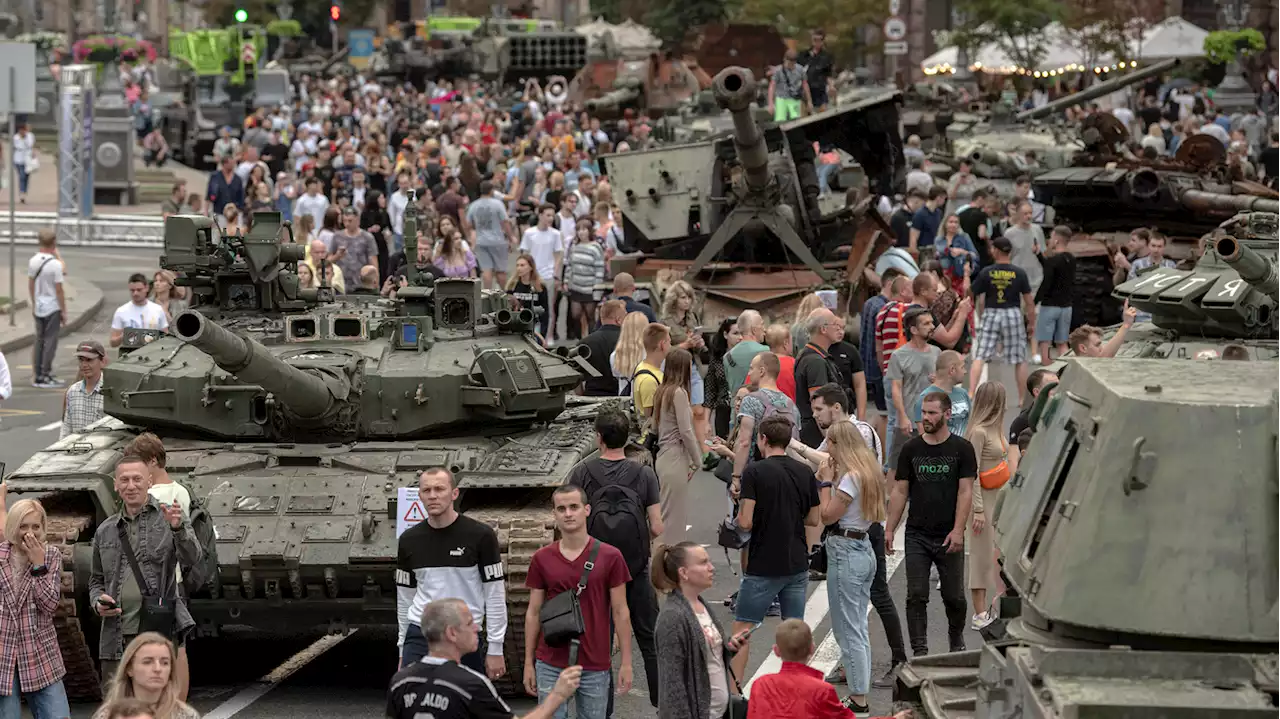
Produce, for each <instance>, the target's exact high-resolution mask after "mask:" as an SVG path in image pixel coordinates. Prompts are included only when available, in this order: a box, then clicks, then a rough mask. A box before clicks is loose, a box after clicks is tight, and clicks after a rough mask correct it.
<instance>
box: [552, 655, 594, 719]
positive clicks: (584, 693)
mask: <svg viewBox="0 0 1280 719" xmlns="http://www.w3.org/2000/svg"><path fill="white" fill-rule="evenodd" d="M534 671H535V673H536V676H537V677H538V703H539V704H541V703H542V702H545V701H546V700H547V697H548V696H549V695H550V694H551V690H552V689H554V688H555V686H556V679H559V678H560V669H558V668H557V667H553V666H551V665H550V664H547V663H546V662H541V661H540V662H538V663H537V664H536V665H535V668H534ZM611 674H612V672H604V671H597V672H589V671H583V672H582V681H581V682H579V684H578V691H577V692H576V693H575V694H574V695H573V704H574V706H575V707H576V709H575V710H574V716H576V717H577V718H578V719H605V717H606V715H607V714H608V713H609V684H610V675H611ZM552 716H553V717H554V718H555V719H567V717H568V716H569V703H568V702H565V703H564V704H561V705H560V708H559V709H557V710H556V713H555V714H553V715H552Z"/></svg>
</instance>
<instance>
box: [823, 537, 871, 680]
mask: <svg viewBox="0 0 1280 719" xmlns="http://www.w3.org/2000/svg"><path fill="white" fill-rule="evenodd" d="M827 558H828V564H827V597H828V600H829V604H830V605H831V633H832V634H834V635H835V637H836V644H837V645H838V646H839V647H840V658H841V659H842V660H843V661H844V675H845V680H846V681H847V682H848V683H849V693H850V694H859V695H862V694H866V693H867V690H868V689H870V688H871V640H870V639H869V638H868V637H867V604H869V603H870V602H871V584H872V583H873V582H874V581H875V577H876V554H875V550H874V549H873V548H872V547H871V541H870V540H868V539H866V538H865V537H864V538H863V539H851V538H849V537H841V536H839V535H835V534H833V535H831V536H829V537H827Z"/></svg>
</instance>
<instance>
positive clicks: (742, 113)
mask: <svg viewBox="0 0 1280 719" xmlns="http://www.w3.org/2000/svg"><path fill="white" fill-rule="evenodd" d="M711 91H712V92H713V93H714V94H715V97H716V103H717V104H719V105H720V107H722V108H724V109H726V110H728V111H729V112H730V113H731V114H732V116H733V144H734V148H735V149H736V150H737V151H738V161H739V162H741V163H742V172H743V175H744V176H745V177H746V179H747V186H748V187H750V188H751V189H753V190H763V189H764V188H765V187H767V186H768V184H769V148H768V147H767V146H766V145H765V143H764V133H762V132H761V131H760V126H759V125H758V124H756V120H755V118H754V117H752V116H751V106H752V105H753V104H754V103H755V99H756V79H755V77H754V76H753V75H752V74H751V71H750V70H748V69H747V68H745V67H726V68H725V69H723V70H721V71H720V72H718V73H716V76H715V78H714V79H712V81H711Z"/></svg>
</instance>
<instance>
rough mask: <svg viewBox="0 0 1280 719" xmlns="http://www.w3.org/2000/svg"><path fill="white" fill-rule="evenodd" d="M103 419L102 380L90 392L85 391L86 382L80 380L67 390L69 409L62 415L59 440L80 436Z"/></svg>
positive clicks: (99, 379)
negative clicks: (72, 435)
mask: <svg viewBox="0 0 1280 719" xmlns="http://www.w3.org/2000/svg"><path fill="white" fill-rule="evenodd" d="M102 417H103V412H102V378H101V377H99V378H98V384H97V385H95V386H94V388H93V389H92V390H90V391H86V390H85V386H84V380H80V381H79V382H76V383H75V384H73V385H71V388H70V389H68V390H67V409H66V411H65V412H63V414H62V431H61V432H59V433H58V439H62V438H63V437H66V436H67V435H71V434H79V433H81V432H83V431H84V430H85V428H86V427H88V426H89V425H91V424H93V423H94V422H97V421H98V420H100V419H102Z"/></svg>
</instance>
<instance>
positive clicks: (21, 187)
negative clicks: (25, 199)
mask: <svg viewBox="0 0 1280 719" xmlns="http://www.w3.org/2000/svg"><path fill="white" fill-rule="evenodd" d="M13 167H14V169H16V170H17V171H18V192H19V193H21V194H23V195H25V194H27V181H28V180H29V179H30V178H31V175H29V174H27V166H26V164H25V163H23V164H18V163H16V162H15V163H14V164H13Z"/></svg>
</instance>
